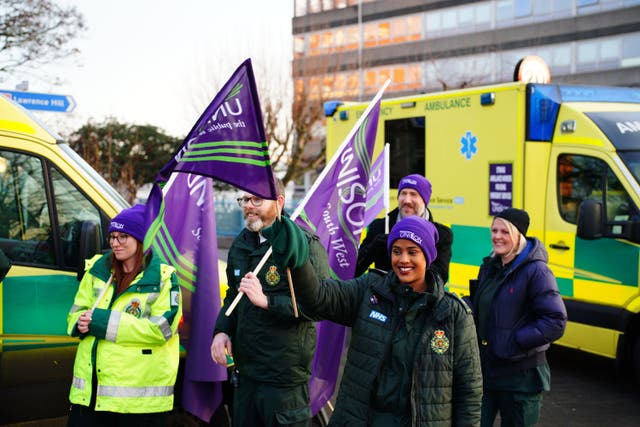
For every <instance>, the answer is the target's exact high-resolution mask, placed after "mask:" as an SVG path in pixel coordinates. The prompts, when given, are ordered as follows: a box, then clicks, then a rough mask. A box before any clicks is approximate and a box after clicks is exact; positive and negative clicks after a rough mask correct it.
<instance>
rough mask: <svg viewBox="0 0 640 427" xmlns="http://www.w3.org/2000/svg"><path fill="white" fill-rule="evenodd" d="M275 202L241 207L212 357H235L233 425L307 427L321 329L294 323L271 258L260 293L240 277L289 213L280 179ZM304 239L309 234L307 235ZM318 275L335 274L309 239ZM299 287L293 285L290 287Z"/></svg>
mask: <svg viewBox="0 0 640 427" xmlns="http://www.w3.org/2000/svg"><path fill="white" fill-rule="evenodd" d="M276 189H277V192H278V198H277V200H265V199H262V198H260V197H257V196H255V195H253V194H249V193H244V194H243V195H242V197H239V198H238V199H237V200H238V204H239V205H240V207H241V208H242V213H243V215H244V219H245V225H246V228H245V229H243V230H242V231H241V232H240V234H239V235H238V236H237V237H236V238H235V240H234V241H233V243H232V244H231V247H230V248H229V253H228V257H227V280H228V284H229V289H228V291H227V294H226V297H225V299H224V304H223V307H222V310H220V314H219V315H218V319H217V321H216V327H215V331H214V338H213V343H212V345H211V357H212V358H213V360H214V361H215V362H216V363H219V364H222V365H226V354H228V355H230V356H232V357H233V359H234V362H235V369H234V373H233V377H232V378H233V381H232V382H233V384H234V386H235V389H234V391H233V394H234V397H233V417H232V421H233V425H234V426H257V425H263V426H278V425H287V426H310V425H311V410H310V407H309V384H308V383H309V377H310V374H311V361H312V359H313V352H314V349H315V340H316V330H315V326H314V323H313V321H312V319H310V318H309V317H308V316H306V315H305V312H304V311H303V310H302V309H301V307H300V306H298V307H297V309H298V317H295V315H294V310H293V304H292V298H291V293H290V290H289V283H288V280H287V270H286V266H283V265H278V264H277V263H276V262H275V261H274V260H273V258H272V257H269V259H268V260H267V262H266V263H265V264H264V266H263V267H262V268H261V269H260V271H257V272H255V273H256V275H257V276H258V278H259V280H260V286H259V287H251V286H250V284H251V282H250V281H247V280H246V279H245V280H243V277H244V276H245V275H246V274H247V273H250V272H253V271H254V269H255V268H256V267H257V266H258V264H259V263H260V261H261V260H262V258H263V256H264V255H265V253H266V252H267V250H268V249H269V247H270V246H269V243H268V242H267V241H265V239H264V237H263V236H262V230H263V229H264V228H265V227H268V226H269V225H271V224H273V222H274V221H276V220H278V217H279V215H281V214H282V215H286V214H284V213H283V212H282V211H283V208H284V202H285V199H284V185H283V184H282V181H280V180H276ZM305 233H306V232H305ZM306 234H307V237H308V240H309V247H310V249H309V255H310V258H311V262H312V264H313V266H314V268H315V270H316V273H317V274H318V275H319V276H320V277H322V278H326V277H329V275H330V270H329V264H328V260H327V254H326V251H325V249H324V247H323V246H322V244H321V243H320V241H319V240H318V238H317V236H314V235H312V234H311V233H306ZM293 286H294V288H295V283H294V284H293ZM239 290H241V291H242V292H243V293H244V294H245V297H243V298H242V299H241V300H240V303H239V304H238V305H237V306H236V307H235V309H234V310H233V311H232V313H231V314H230V316H228V317H227V316H226V314H225V312H226V311H227V308H228V307H229V306H231V304H232V302H233V301H234V299H235V298H236V296H237V295H238V291H239Z"/></svg>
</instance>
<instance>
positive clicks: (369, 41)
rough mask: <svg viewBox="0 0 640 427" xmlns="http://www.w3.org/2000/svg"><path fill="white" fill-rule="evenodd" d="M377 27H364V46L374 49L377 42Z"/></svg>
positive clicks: (369, 25)
mask: <svg viewBox="0 0 640 427" xmlns="http://www.w3.org/2000/svg"><path fill="white" fill-rule="evenodd" d="M377 33H378V25H377V24H375V23H369V24H365V25H364V46H365V47H374V46H375V45H376V44H377V42H378V34H377Z"/></svg>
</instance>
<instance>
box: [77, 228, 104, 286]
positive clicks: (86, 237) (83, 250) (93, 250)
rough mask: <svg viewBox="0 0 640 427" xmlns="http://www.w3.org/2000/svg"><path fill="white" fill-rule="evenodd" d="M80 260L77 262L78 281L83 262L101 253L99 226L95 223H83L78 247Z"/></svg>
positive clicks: (82, 272)
mask: <svg viewBox="0 0 640 427" xmlns="http://www.w3.org/2000/svg"><path fill="white" fill-rule="evenodd" d="M78 246H79V247H78V253H79V254H80V257H79V258H80V259H79V262H78V280H81V279H82V276H83V275H84V261H85V260H86V259H89V258H91V257H93V256H94V255H95V254H99V253H101V252H102V237H101V236H100V225H99V224H98V223H97V222H96V221H83V222H82V230H81V231H80V242H79V245H78Z"/></svg>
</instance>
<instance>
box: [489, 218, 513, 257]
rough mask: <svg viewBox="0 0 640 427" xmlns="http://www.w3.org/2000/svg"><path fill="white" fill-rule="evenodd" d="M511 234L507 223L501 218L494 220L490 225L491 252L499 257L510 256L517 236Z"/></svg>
mask: <svg viewBox="0 0 640 427" xmlns="http://www.w3.org/2000/svg"><path fill="white" fill-rule="evenodd" d="M515 234H516V233H511V232H510V230H509V227H508V226H507V223H506V222H505V221H504V220H503V219H501V218H495V219H494V220H493V224H491V245H492V246H493V252H494V253H495V254H496V255H498V256H500V257H503V258H504V257H505V256H510V255H511V254H512V253H513V249H514V247H515V244H516V243H515V242H517V240H516V238H517V237H519V236H516V235H515Z"/></svg>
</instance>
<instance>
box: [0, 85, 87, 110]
mask: <svg viewBox="0 0 640 427" xmlns="http://www.w3.org/2000/svg"><path fill="white" fill-rule="evenodd" d="M0 95H2V96H6V97H7V98H10V99H12V100H13V101H15V102H17V103H18V104H20V105H22V106H23V107H24V108H26V109H28V110H42V111H57V112H59V113H70V112H72V111H73V109H74V108H76V101H75V100H74V99H73V97H72V96H70V95H54V94H51V93H35V92H19V91H15V90H2V89H0Z"/></svg>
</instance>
